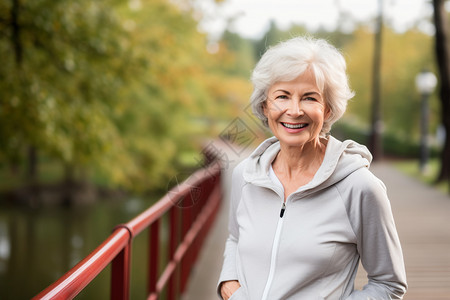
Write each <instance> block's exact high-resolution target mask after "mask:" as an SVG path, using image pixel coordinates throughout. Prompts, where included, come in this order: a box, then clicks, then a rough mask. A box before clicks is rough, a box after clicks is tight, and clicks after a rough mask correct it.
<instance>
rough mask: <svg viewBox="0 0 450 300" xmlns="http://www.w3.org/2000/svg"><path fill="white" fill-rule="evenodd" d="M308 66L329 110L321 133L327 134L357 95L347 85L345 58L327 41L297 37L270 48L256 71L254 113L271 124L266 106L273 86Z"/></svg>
mask: <svg viewBox="0 0 450 300" xmlns="http://www.w3.org/2000/svg"><path fill="white" fill-rule="evenodd" d="M307 69H310V70H312V72H313V74H314V77H315V80H316V84H317V87H318V88H319V90H320V92H321V93H322V95H323V96H324V100H325V104H326V106H327V107H328V108H329V110H330V115H329V117H328V118H327V119H326V120H325V121H324V124H323V127H322V130H321V132H320V136H325V135H326V134H327V133H328V132H329V131H330V129H331V126H332V125H333V124H334V123H335V122H336V121H337V120H339V118H341V117H342V115H343V114H344V112H345V109H346V107H347V102H348V100H349V99H351V98H352V97H353V96H354V93H353V92H352V91H351V89H350V87H349V84H348V77H347V73H346V63H345V59H344V57H343V56H342V54H341V53H340V52H339V51H338V50H337V49H336V48H335V47H334V46H332V45H331V44H329V43H328V42H327V41H325V40H322V39H313V38H310V37H295V38H292V39H290V40H287V41H285V42H281V43H279V44H277V45H276V46H274V47H271V48H269V49H268V50H267V51H266V52H265V53H264V55H263V56H262V57H261V59H260V60H259V62H258V64H257V65H256V67H255V69H254V70H253V74H252V77H251V80H252V83H253V93H252V95H251V97H250V101H251V105H252V109H253V113H254V114H255V115H256V116H257V117H258V118H259V119H260V120H261V121H262V122H263V124H264V125H265V126H268V123H267V117H266V116H265V115H264V105H265V102H266V100H267V92H268V90H269V89H270V87H271V86H272V85H273V84H275V83H276V82H280V81H291V80H293V79H295V78H297V77H298V76H300V75H301V74H302V73H303V72H304V71H306V70H307Z"/></svg>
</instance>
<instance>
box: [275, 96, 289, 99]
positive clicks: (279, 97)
mask: <svg viewBox="0 0 450 300" xmlns="http://www.w3.org/2000/svg"><path fill="white" fill-rule="evenodd" d="M275 99H279V100H288V99H289V97H288V96H286V95H279V96H276V97H275Z"/></svg>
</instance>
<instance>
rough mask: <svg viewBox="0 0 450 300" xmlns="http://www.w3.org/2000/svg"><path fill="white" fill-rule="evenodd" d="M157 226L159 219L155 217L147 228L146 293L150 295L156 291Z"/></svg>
mask: <svg viewBox="0 0 450 300" xmlns="http://www.w3.org/2000/svg"><path fill="white" fill-rule="evenodd" d="M159 228H160V219H157V220H156V221H155V222H154V223H153V224H152V225H150V229H149V239H148V241H149V245H148V249H149V253H148V255H149V256H148V284H147V292H148V293H147V294H148V295H150V294H152V293H155V292H156V283H157V281H158V269H159V263H158V262H159V259H158V258H159V232H160V231H159Z"/></svg>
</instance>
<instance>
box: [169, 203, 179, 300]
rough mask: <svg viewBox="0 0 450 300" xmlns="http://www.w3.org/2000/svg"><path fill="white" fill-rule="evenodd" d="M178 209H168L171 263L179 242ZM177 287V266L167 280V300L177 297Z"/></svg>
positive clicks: (174, 207)
mask: <svg viewBox="0 0 450 300" xmlns="http://www.w3.org/2000/svg"><path fill="white" fill-rule="evenodd" d="M178 211H179V208H178V207H177V206H176V205H175V206H173V207H172V208H171V209H170V233H169V258H170V259H169V261H173V260H174V257H175V251H176V250H177V247H178V243H179V242H178V241H179V227H180V226H179V223H180V222H179V213H178ZM177 286H178V266H175V270H174V272H173V274H172V276H171V277H170V279H169V285H168V291H167V298H168V300H175V299H176V297H177Z"/></svg>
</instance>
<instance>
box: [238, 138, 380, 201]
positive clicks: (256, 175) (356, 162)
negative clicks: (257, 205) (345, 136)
mask: <svg viewBox="0 0 450 300" xmlns="http://www.w3.org/2000/svg"><path fill="white" fill-rule="evenodd" d="M327 141H328V143H327V148H326V151H325V156H324V159H323V162H322V165H321V166H320V168H319V169H318V170H317V172H316V174H315V176H314V178H313V179H312V180H311V181H310V182H309V183H307V184H306V185H304V186H302V187H300V188H299V189H298V190H297V192H296V193H299V192H307V193H308V194H309V193H311V192H315V191H317V190H321V189H324V188H327V187H329V186H330V185H333V184H335V183H337V182H339V181H341V180H342V179H344V178H345V177H347V176H348V175H350V174H351V173H353V172H354V171H356V170H358V169H360V168H368V167H369V166H370V163H371V161H372V155H371V154H370V152H369V150H368V149H367V147H365V146H363V145H361V144H358V143H356V142H354V141H352V140H346V141H344V142H341V141H339V140H337V139H335V138H334V137H332V136H329V137H328V138H327ZM279 151H280V142H279V141H278V139H277V138H276V137H271V138H268V139H267V140H265V141H264V142H262V143H261V144H260V145H259V146H258V147H257V148H256V150H255V151H254V152H253V153H252V154H251V155H250V156H249V157H248V159H247V162H246V166H245V169H244V174H243V175H244V179H245V181H247V182H249V183H253V184H255V185H259V186H268V187H270V186H273V183H272V180H271V179H270V177H269V170H270V166H271V164H272V162H273V161H274V159H275V157H276V156H277V154H278V152H279Z"/></svg>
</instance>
